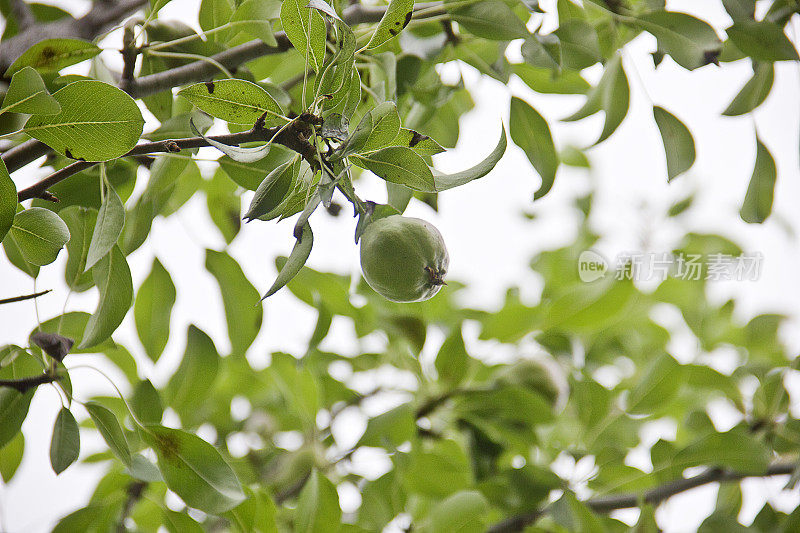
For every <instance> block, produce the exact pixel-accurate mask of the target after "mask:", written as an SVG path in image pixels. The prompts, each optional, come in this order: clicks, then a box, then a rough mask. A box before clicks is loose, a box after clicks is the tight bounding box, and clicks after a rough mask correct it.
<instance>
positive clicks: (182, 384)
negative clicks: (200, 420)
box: [166, 325, 219, 418]
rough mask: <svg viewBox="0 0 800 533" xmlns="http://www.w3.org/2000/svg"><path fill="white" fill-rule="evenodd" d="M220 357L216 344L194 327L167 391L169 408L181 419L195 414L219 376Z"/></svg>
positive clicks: (189, 331)
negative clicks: (201, 400) (198, 405)
mask: <svg viewBox="0 0 800 533" xmlns="http://www.w3.org/2000/svg"><path fill="white" fill-rule="evenodd" d="M218 366H219V354H218V353H217V348H216V347H215V346H214V341H212V340H211V337H209V336H208V335H206V334H205V333H204V332H203V331H202V330H201V329H199V328H198V327H197V326H195V325H190V326H189V328H188V330H187V332H186V349H185V350H184V353H183V358H182V359H181V363H180V365H179V366H178V369H177V370H176V371H175V373H174V374H173V375H172V377H171V378H170V380H169V383H168V384H167V388H166V399H167V405H169V406H170V407H172V408H173V409H175V411H177V412H178V414H179V415H180V416H181V417H182V418H186V417H188V416H189V415H192V414H195V411H196V408H197V404H198V403H199V400H198V399H200V398H203V397H205V393H206V392H207V391H208V390H209V388H210V387H211V385H212V384H213V382H214V379H215V378H216V376H217V368H218Z"/></svg>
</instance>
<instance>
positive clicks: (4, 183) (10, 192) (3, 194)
mask: <svg viewBox="0 0 800 533" xmlns="http://www.w3.org/2000/svg"><path fill="white" fill-rule="evenodd" d="M17 203H18V202H17V187H16V185H14V180H12V179H11V176H10V175H9V174H8V169H6V164H5V163H4V162H3V160H2V159H0V242H2V240H3V239H4V238H5V236H6V233H8V230H10V229H11V225H12V224H13V223H14V216H15V215H16V214H17ZM67 231H69V230H67Z"/></svg>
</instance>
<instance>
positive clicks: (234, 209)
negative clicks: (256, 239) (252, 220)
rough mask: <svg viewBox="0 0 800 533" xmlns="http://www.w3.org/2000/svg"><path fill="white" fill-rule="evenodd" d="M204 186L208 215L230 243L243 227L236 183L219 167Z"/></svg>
mask: <svg viewBox="0 0 800 533" xmlns="http://www.w3.org/2000/svg"><path fill="white" fill-rule="evenodd" d="M204 187H205V192H206V206H207V208H208V215H209V216H210V217H211V221H212V222H213V223H214V225H215V226H216V227H217V229H219V231H220V233H221V234H222V238H224V239H225V242H226V243H227V244H230V243H231V242H233V239H235V238H236V235H238V234H239V230H240V229H241V227H242V221H241V218H240V217H241V209H242V203H241V199H240V198H239V195H238V194H236V184H235V183H234V182H233V181H232V180H231V179H230V178H228V175H227V174H226V173H225V172H224V171H223V170H221V169H219V168H218V169H217V171H216V172H214V177H213V178H211V179H210V180H208V181H206V182H205V183H204Z"/></svg>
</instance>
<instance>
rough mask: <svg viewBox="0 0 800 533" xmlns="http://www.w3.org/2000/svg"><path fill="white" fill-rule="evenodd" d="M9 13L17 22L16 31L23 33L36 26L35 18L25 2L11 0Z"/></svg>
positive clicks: (22, 0)
mask: <svg viewBox="0 0 800 533" xmlns="http://www.w3.org/2000/svg"><path fill="white" fill-rule="evenodd" d="M10 4H11V13H12V14H13V15H14V20H16V22H17V30H18V31H25V30H26V29H27V28H29V27H31V26H32V25H34V24H36V17H34V16H33V11H32V10H31V6H29V5H28V4H27V3H26V2H25V0H11V2H10Z"/></svg>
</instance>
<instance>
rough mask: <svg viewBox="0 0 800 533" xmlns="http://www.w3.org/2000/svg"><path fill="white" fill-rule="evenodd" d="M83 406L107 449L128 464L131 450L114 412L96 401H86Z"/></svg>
mask: <svg viewBox="0 0 800 533" xmlns="http://www.w3.org/2000/svg"><path fill="white" fill-rule="evenodd" d="M84 407H86V410H87V411H88V412H89V416H90V417H91V418H92V422H94V425H95V427H96V428H97V431H99V432H100V435H102V437H103V440H105V441H106V444H108V447H109V449H111V451H112V452H113V453H114V455H116V456H117V457H118V458H119V460H120V461H122V462H123V463H125V465H128V466H130V464H131V450H130V448H129V447H128V441H127V439H126V438H125V434H124V433H123V432H122V427H121V426H120V425H119V421H118V420H117V417H116V416H115V415H114V413H113V412H111V411H110V410H109V409H107V408H106V407H103V406H102V405H100V404H99V403H97V402H86V403H85V404H84Z"/></svg>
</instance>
